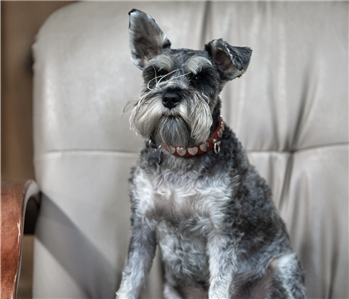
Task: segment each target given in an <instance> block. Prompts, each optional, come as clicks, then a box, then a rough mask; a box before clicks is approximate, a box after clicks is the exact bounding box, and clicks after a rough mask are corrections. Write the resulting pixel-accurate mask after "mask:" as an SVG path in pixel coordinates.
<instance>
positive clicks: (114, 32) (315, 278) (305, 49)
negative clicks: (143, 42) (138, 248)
mask: <svg viewBox="0 0 349 299" xmlns="http://www.w3.org/2000/svg"><path fill="white" fill-rule="evenodd" d="M132 8H138V9H140V10H143V11H145V12H147V13H148V14H150V15H152V16H153V17H154V18H155V19H156V21H157V23H158V24H159V25H160V27H161V28H162V30H163V31H164V32H165V33H166V34H167V36H168V37H169V39H170V40H171V42H172V46H173V48H181V47H185V48H194V49H203V46H204V43H207V42H209V41H211V40H212V39H214V38H223V39H224V40H226V41H228V42H229V43H231V44H233V45H236V46H249V47H251V48H252V49H253V54H252V60H251V63H250V66H249V69H248V71H247V72H246V74H245V75H244V76H243V77H242V78H241V79H239V80H234V81H233V82H231V83H228V84H227V85H226V87H225V89H224V90H223V92H222V94H221V98H222V100H223V108H222V113H223V119H224V120H225V121H226V122H227V123H228V124H229V125H230V126H231V127H232V128H233V130H234V131H235V132H236V134H237V136H238V138H239V139H240V141H241V142H242V144H243V146H244V147H245V148H246V149H247V151H248V155H249V159H250V162H251V163H252V164H254V165H255V166H256V168H257V169H258V171H259V172H260V173H261V175H262V176H264V177H265V178H266V179H267V181H268V183H269V184H270V185H271V187H272V191H273V196H274V201H275V204H276V206H277V207H278V209H279V211H280V213H281V215H282V217H283V219H284V220H285V222H286V224H287V228H288V230H289V233H290V237H291V240H292V244H293V247H294V250H295V251H296V252H298V254H299V256H300V258H301V260H302V263H303V266H304V268H305V271H306V287H307V296H308V298H348V102H347V99H348V88H347V87H348V85H347V82H348V42H347V41H348V26H347V25H348V3H345V2H308V3H302V2H149V3H148V2H139V3H137V2H105V3H98V2H80V3H75V4H72V5H69V6H66V7H64V8H62V9H60V10H58V11H57V12H55V13H54V14H53V15H51V17H50V18H49V19H48V20H47V21H46V23H45V24H44V26H43V27H42V28H41V30H40V32H39V33H38V35H37V39H36V42H35V44H34V46H33V53H34V61H35V64H34V72H35V79H34V135H35V157H34V163H35V171H36V180H37V183H38V186H39V187H40V190H41V192H42V199H41V211H40V216H39V219H38V222H37V228H36V233H35V252H34V286H33V289H34V291H33V297H34V298H113V297H114V294H115V291H116V290H117V288H118V285H119V282H120V278H121V271H122V269H123V266H124V261H125V258H126V256H127V247H128V242H129V237H130V221H129V218H130V204H129V198H128V186H127V180H128V178H129V176H130V168H131V166H132V165H134V164H135V161H136V159H137V156H138V151H139V149H140V148H141V146H142V142H143V141H142V140H141V138H140V137H138V136H136V135H135V134H134V133H133V132H132V131H130V130H129V122H128V114H127V115H124V116H122V114H121V111H122V109H123V107H124V106H125V104H126V102H127V101H128V100H130V99H133V98H134V97H136V96H137V93H138V91H139V90H140V87H141V83H142V80H141V72H140V71H139V70H138V69H137V68H136V67H135V66H134V65H133V64H132V62H131V60H130V54H129V42H128V12H129V11H130V10H131V9H132ZM161 282H162V281H161V263H160V262H159V257H158V256H157V257H156V260H155V261H154V264H153V268H152V270H151V274H150V275H149V278H148V281H147V284H146V288H145V290H144V291H143V292H142V294H141V297H142V298H161V297H162V295H161V292H162V285H161Z"/></svg>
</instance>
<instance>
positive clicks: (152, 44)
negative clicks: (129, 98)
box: [128, 9, 171, 70]
mask: <svg viewBox="0 0 349 299" xmlns="http://www.w3.org/2000/svg"><path fill="white" fill-rule="evenodd" d="M129 16H130V24H129V29H128V32H129V38H130V48H131V55H132V60H133V62H134V64H135V65H136V66H137V67H138V68H140V69H141V70H143V69H144V68H145V66H146V65H147V64H148V62H149V60H150V59H152V58H153V57H155V56H157V55H159V54H160V53H161V52H162V51H163V49H165V48H170V47H171V42H170V41H169V40H168V38H167V37H166V34H164V33H163V32H162V31H161V29H160V27H159V26H158V24H156V22H155V20H154V19H153V18H152V17H151V16H149V15H147V14H146V13H144V12H142V11H140V10H137V9H132V10H131V11H130V12H129Z"/></svg>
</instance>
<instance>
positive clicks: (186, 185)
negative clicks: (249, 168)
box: [134, 172, 232, 280]
mask: <svg viewBox="0 0 349 299" xmlns="http://www.w3.org/2000/svg"><path fill="white" fill-rule="evenodd" d="M134 182H135V192H136V196H137V198H138V199H139V205H138V208H139V209H142V214H143V215H144V216H145V217H146V218H147V219H148V220H149V222H150V223H151V224H152V225H153V227H154V228H155V231H156V238H157V242H158V244H159V247H160V249H161V252H162V256H163V259H164V262H165V267H166V268H167V273H169V272H170V273H172V275H173V276H174V277H182V276H183V275H184V273H187V274H188V275H189V276H190V277H191V278H194V277H195V280H205V279H206V278H207V275H208V260H207V259H208V257H207V253H206V252H207V247H206V246H207V241H208V236H209V234H210V233H211V232H212V231H213V230H214V229H219V228H220V227H221V226H222V225H224V224H223V222H224V219H225V212H226V207H227V204H228V203H229V201H230V195H231V194H232V192H231V188H232V187H231V184H229V179H228V178H227V179H222V178H218V177H215V176H213V177H210V178H202V179H193V178H192V177H190V176H175V175H172V176H170V175H169V176H163V175H153V176H151V177H150V176H147V175H145V173H142V172H139V173H138V174H137V176H136V177H135V179H134ZM173 265H177V266H176V267H175V268H172V266H173Z"/></svg>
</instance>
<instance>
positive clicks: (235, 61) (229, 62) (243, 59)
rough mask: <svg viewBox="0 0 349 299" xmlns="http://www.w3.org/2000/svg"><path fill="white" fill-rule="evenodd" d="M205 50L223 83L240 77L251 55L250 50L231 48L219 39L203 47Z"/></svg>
mask: <svg viewBox="0 0 349 299" xmlns="http://www.w3.org/2000/svg"><path fill="white" fill-rule="evenodd" d="M205 50H206V51H207V52H208V54H209V55H210V57H211V60H212V62H213V63H214V64H215V66H216V67H217V68H218V70H219V72H220V74H221V78H222V80H224V81H226V80H233V79H235V78H236V77H240V76H241V75H242V74H243V73H244V72H245V71H246V70H247V67H248V64H249V63H250V58H251V54H252V50H251V49H250V48H247V47H233V46H231V45H229V44H228V43H226V42H225V41H223V40H222V39H221V38H220V39H215V40H213V41H211V42H210V43H208V44H207V45H205Z"/></svg>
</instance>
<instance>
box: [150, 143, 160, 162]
mask: <svg viewBox="0 0 349 299" xmlns="http://www.w3.org/2000/svg"><path fill="white" fill-rule="evenodd" d="M149 147H150V148H148V162H149V163H157V164H160V163H161V151H160V149H161V145H159V147H158V148H154V147H153V146H152V142H151V140H149Z"/></svg>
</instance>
